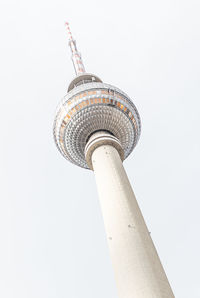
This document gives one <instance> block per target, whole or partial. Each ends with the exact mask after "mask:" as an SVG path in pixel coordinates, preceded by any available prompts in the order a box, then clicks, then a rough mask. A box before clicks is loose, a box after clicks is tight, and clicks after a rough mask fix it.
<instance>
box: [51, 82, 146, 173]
mask: <svg viewBox="0 0 200 298" xmlns="http://www.w3.org/2000/svg"><path fill="white" fill-rule="evenodd" d="M140 128H141V124H140V117H139V114H138V111H137V109H136V107H135V105H134V104H133V102H132V101H131V100H130V99H129V97H128V96H127V95H126V94H125V93H124V92H123V91H121V90H120V89H118V88H116V87H114V86H111V85H109V84H105V83H102V82H89V83H85V84H81V85H79V86H77V87H74V88H73V89H72V90H71V91H70V92H68V93H67V95H66V96H65V97H64V98H63V100H62V101H61V103H60V104H59V106H58V108H57V112H56V117H55V121H54V138H55V142H56V145H57V147H58V149H59V150H60V152H61V153H62V155H63V156H64V157H65V158H66V159H67V160H69V161H71V162H72V163H74V164H76V165H78V166H80V167H83V168H87V169H88V168H89V166H88V164H87V162H86V160H85V153H84V151H85V146H86V144H87V141H88V139H89V137H90V136H91V135H92V134H93V133H94V132H96V131H100V130H101V131H102V130H104V131H108V132H110V133H111V134H113V135H114V136H115V137H116V138H117V139H118V140H119V142H120V144H121V146H122V148H123V150H124V159H125V158H127V157H128V155H129V154H130V153H131V152H132V150H133V148H134V147H135V146H136V144H137V142H138V139H139V136H140Z"/></svg>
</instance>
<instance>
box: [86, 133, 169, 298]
mask: <svg viewBox="0 0 200 298" xmlns="http://www.w3.org/2000/svg"><path fill="white" fill-rule="evenodd" d="M112 138H114V137H112V136H111V135H108V134H107V133H102V134H101V133H97V134H96V136H95V135H94V136H92V140H91V142H90V145H91V144H92V145H91V146H89V147H90V148H89V149H88V148H86V157H88V156H90V157H91V164H92V167H93V170H94V174H95V178H96V183H97V188H98V193H99V199H100V204H101V209H102V213H103V219H104V224H105V230H106V234H107V239H108V246H109V250H110V256H111V259H112V264H113V268H114V274H115V279H116V283H117V288H118V293H119V298H171V297H174V295H173V293H172V290H171V287H170V285H169V282H168V280H167V277H166V274H165V272H164V269H163V267H162V264H161V262H160V260H159V257H158V255H157V252H156V249H155V247H154V244H153V242H152V239H151V236H150V235H149V231H148V229H147V227H146V224H145V222H144V219H143V216H142V213H141V211H140V209H139V206H138V204H137V201H136V198H135V195H134V193H133V190H132V188H131V185H130V182H129V180H128V177H127V175H126V172H125V170H124V167H123V164H122V160H121V158H122V154H121V151H120V150H118V149H116V148H117V146H118V145H116V143H115V142H116V139H115V138H114V139H113V140H114V141H113V144H112V141H111V139H112ZM106 139H107V141H108V140H110V141H108V142H107V143H109V145H106V142H105V140H106ZM101 141H102V143H101ZM95 142H96V145H95ZM88 143H89V142H88ZM91 148H93V150H90V149H91ZM88 151H90V152H89V154H88V155H87V152H88ZM119 153H120V154H119ZM120 155H121V157H120ZM88 158H89V157H88Z"/></svg>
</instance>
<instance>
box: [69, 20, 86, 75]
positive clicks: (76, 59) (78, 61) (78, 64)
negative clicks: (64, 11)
mask: <svg viewBox="0 0 200 298" xmlns="http://www.w3.org/2000/svg"><path fill="white" fill-rule="evenodd" d="M65 25H66V29H67V34H68V39H69V46H70V48H71V52H72V62H73V65H74V70H75V72H76V74H77V75H79V74H82V73H84V72H85V67H84V65H83V61H82V58H81V54H80V53H79V52H78V50H77V47H76V41H75V40H74V39H73V37H72V33H71V30H70V27H69V23H68V22H66V23H65Z"/></svg>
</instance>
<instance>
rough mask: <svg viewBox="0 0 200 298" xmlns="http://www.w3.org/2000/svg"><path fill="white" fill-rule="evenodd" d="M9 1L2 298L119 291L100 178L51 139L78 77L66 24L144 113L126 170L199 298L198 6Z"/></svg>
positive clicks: (190, 293) (4, 60)
mask: <svg viewBox="0 0 200 298" xmlns="http://www.w3.org/2000/svg"><path fill="white" fill-rule="evenodd" d="M1 6H2V7H1V12H0V14H1V15H0V31H1V32H0V44H1V45H0V47H1V55H0V65H1V67H0V82H1V100H0V127H1V145H0V165H1V166H0V181H1V186H0V297H2V298H64V297H65V298H66V297H69V298H79V297H80V298H102V297H105V298H116V297H117V292H116V287H115V282H114V278H113V271H112V267H111V262H110V258H109V252H108V247H107V243H106V236H105V231H104V226H103V220H102V216H101V211H100V205H99V201H98V195H97V190H96V185H95V180H94V175H93V173H92V172H91V171H87V170H84V169H81V168H79V167H77V166H74V165H73V164H70V163H69V162H67V161H66V160H65V159H64V158H63V157H62V156H61V154H60V153H59V152H58V150H57V148H56V146H55V144H54V141H53V136H52V125H53V119H54V112H55V109H56V106H57V104H58V102H59V101H60V100H61V98H62V97H63V96H64V95H65V94H66V92H67V88H68V85H69V83H70V81H71V80H72V79H73V77H74V71H73V66H72V62H71V59H70V50H69V48H68V45H67V37H66V32H65V27H64V22H65V21H69V22H70V25H71V30H72V32H73V35H74V37H75V39H76V40H77V46H78V49H79V50H80V51H81V53H82V57H83V61H84V63H85V67H86V70H87V71H88V72H91V73H94V74H96V75H97V76H99V77H100V78H101V79H102V80H103V81H104V82H105V83H110V84H113V85H115V86H117V87H119V88H121V89H122V90H123V91H124V92H126V93H127V94H128V95H129V96H130V97H131V98H132V99H133V101H134V103H135V105H136V107H137V108H138V111H139V113H140V116H141V120H142V133H141V138H140V140H139V143H138V145H137V146H136V148H135V149H134V151H133V153H132V154H131V155H130V156H129V158H128V159H127V160H126V161H125V162H124V166H125V168H126V170H127V173H128V176H129V178H130V181H131V184H132V186H133V189H134V191H135V194H136V197H137V199H138V203H139V205H140V207H141V209H142V212H143V215H144V217H145V220H146V223H147V225H148V228H149V230H150V231H151V236H152V238H153V241H154V243H155V245H156V248H157V250H158V253H159V256H160V258H161V261H162V263H163V266H164V268H165V270H166V273H167V276H168V278H169V281H170V283H171V286H172V288H173V290H174V293H175V296H176V297H177V298H199V297H200V216H199V214H200V190H199V189H200V180H199V176H200V175H199V174H200V158H199V154H200V133H199V130H200V117H199V115H200V84H199V78H200V58H199V53H200V33H199V32H200V31H199V30H200V18H199V10H200V4H199V1H198V0H197V1H194V0H190V1H189V0H188V1H185V0H167V1H160V0H151V1H148V0H140V1H135V0H133V1H127V0H124V1H120V2H118V3H117V1H114V0H112V1H106V0H101V1H95V0H93V1H90V0H85V1H80V0H78V1H69V0H65V1H64V0H57V1H52V0H48V1H47V0H35V1H25V0H18V1H14V0H11V1H4V2H2V4H1Z"/></svg>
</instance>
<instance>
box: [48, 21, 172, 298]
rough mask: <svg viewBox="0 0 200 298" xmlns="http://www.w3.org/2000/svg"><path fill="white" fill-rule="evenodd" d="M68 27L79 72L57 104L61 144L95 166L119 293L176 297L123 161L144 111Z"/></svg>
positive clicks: (68, 154)
mask: <svg viewBox="0 0 200 298" xmlns="http://www.w3.org/2000/svg"><path fill="white" fill-rule="evenodd" d="M66 27H67V31H68V36H69V46H70V48H71V52H72V61H73V65H74V69H75V72H76V75H77V76H76V77H75V78H74V79H73V81H72V82H71V83H70V85H69V88H68V93H67V95H66V96H65V97H64V98H63V100H62V101H61V103H60V104H59V106H58V109H57V113H56V118H55V122H54V138H55V142H56V145H57V147H58V149H59V151H60V152H61V153H62V155H63V156H64V157H65V158H66V159H67V160H69V161H71V162H72V163H74V164H75V165H78V166H80V167H82V168H86V169H91V170H93V171H94V174H95V178H96V183H97V189H98V193H99V199H100V204H101V209H102V213H103V219H104V224H105V230H106V235H107V240H108V246H109V250H110V256H111V261H112V264H113V268H114V275H115V279H116V284H117V289H118V295H119V298H171V297H174V295H173V293H172V290H171V287H170V285H169V282H168V280H167V277H166V274H165V272H164V269H163V267H162V264H161V262H160V260H159V257H158V255H157V252H156V249H155V247H154V244H153V242H152V239H151V236H150V234H149V231H148V229H147V227H146V224H145V222H144V219H143V216H142V213H141V211H140V209H139V206H138V204H137V201H136V198H135V195H134V193H133V190H132V188H131V185H130V182H129V180H128V177H127V174H126V172H125V170H124V167H123V163H122V162H123V160H124V159H126V158H127V157H128V156H129V154H130V153H131V152H132V150H133V148H134V147H135V145H136V144H137V142H138V139H139V136H140V127H141V125H140V117H139V114H138V111H137V109H136V107H135V105H134V104H133V102H132V100H131V99H130V98H129V97H128V96H127V95H126V94H125V93H124V92H123V91H121V90H120V89H118V88H116V87H114V86H112V85H108V84H105V83H103V82H102V81H101V79H99V78H98V77H97V76H96V75H93V74H90V73H86V72H85V68H84V65H83V62H82V58H81V54H80V53H79V52H78V50H77V47H76V42H75V40H74V39H73V37H72V34H71V31H70V28H69V24H68V23H66Z"/></svg>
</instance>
